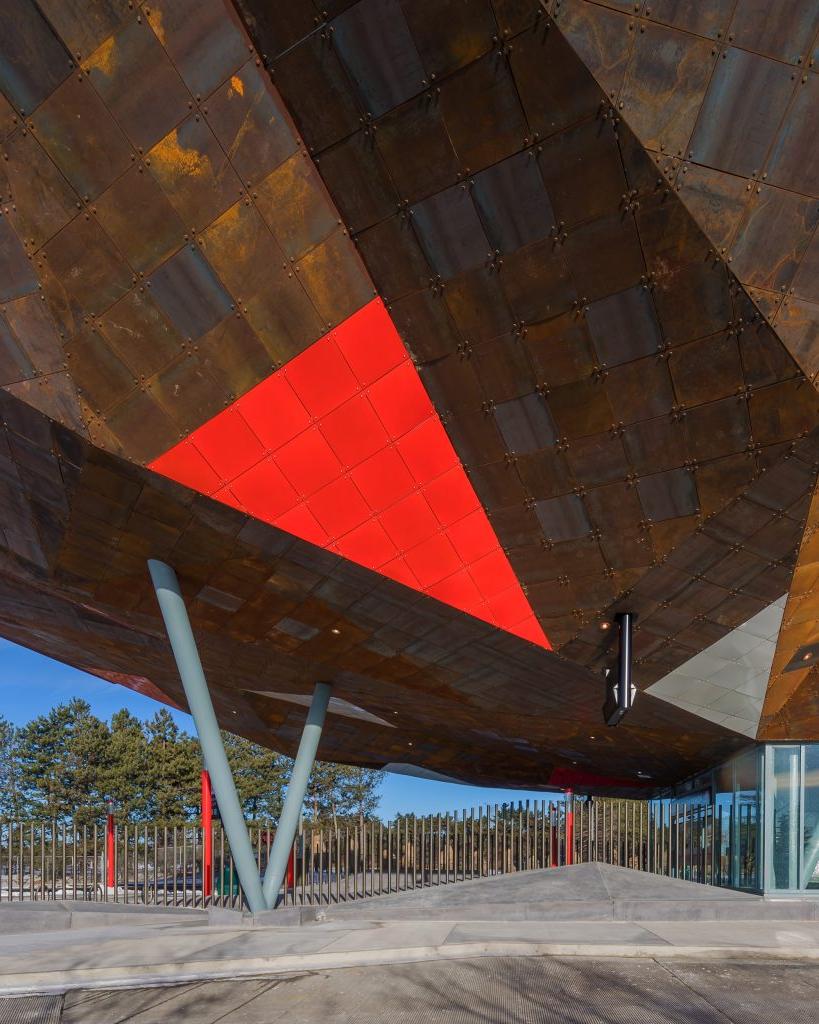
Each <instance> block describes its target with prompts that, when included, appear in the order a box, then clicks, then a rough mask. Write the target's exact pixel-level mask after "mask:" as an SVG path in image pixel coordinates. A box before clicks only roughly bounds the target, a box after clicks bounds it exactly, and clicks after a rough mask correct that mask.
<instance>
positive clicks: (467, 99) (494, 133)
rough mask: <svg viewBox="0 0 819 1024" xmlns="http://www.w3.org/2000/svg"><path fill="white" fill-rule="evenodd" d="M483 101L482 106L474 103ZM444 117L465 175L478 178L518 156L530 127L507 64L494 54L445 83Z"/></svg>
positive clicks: (442, 92)
mask: <svg viewBox="0 0 819 1024" xmlns="http://www.w3.org/2000/svg"><path fill="white" fill-rule="evenodd" d="M476 94H479V95H480V96H481V103H480V105H476V104H475V102H474V97H475V95H476ZM439 99H440V105H441V114H442V116H443V120H444V124H445V125H446V130H447V132H448V134H449V137H450V139H451V140H452V145H453V146H454V148H455V153H456V155H457V157H458V160H459V162H460V169H461V171H462V172H463V173H464V174H474V173H476V172H477V171H480V170H483V169H484V168H485V167H488V166H489V165H490V164H494V163H497V161H498V160H503V159H505V158H506V157H507V156H510V155H511V154H512V153H515V152H517V151H518V150H520V149H521V148H522V147H523V146H524V145H526V141H527V140H528V138H529V126H528V124H527V123H526V118H525V117H524V114H523V109H522V108H521V105H520V100H519V99H518V94H517V90H516V88H515V80H514V78H513V77H512V73H511V71H510V69H509V64H508V62H507V61H506V60H505V59H503V58H502V57H501V56H500V55H499V54H497V53H495V52H493V53H490V54H487V56H485V57H481V58H480V59H479V60H477V61H475V62H474V63H472V64H470V65H469V67H467V68H464V69H463V70H461V71H458V72H457V73H455V74H453V75H452V76H450V77H449V78H447V79H446V81H445V83H444V84H443V85H442V86H441V92H440V98H439Z"/></svg>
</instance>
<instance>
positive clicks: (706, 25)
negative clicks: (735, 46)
mask: <svg viewBox="0 0 819 1024" xmlns="http://www.w3.org/2000/svg"><path fill="white" fill-rule="evenodd" d="M734 7H735V3H734V0H711V2H710V3H707V4H692V3H689V0H651V3H650V4H648V5H647V9H645V10H644V11H643V14H644V15H645V17H646V18H651V19H652V20H655V21H660V22H662V23H663V24H665V25H673V26H674V28H680V29H683V30H684V31H686V32H694V33H695V34H696V35H699V36H706V37H707V38H708V39H719V38H722V37H724V36H725V35H727V32H728V23H729V21H730V18H731V14H732V13H733V10H734Z"/></svg>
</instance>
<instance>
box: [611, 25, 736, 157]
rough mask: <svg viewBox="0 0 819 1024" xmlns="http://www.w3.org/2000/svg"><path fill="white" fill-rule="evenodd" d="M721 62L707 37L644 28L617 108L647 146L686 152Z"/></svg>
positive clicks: (635, 46)
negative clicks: (716, 69) (713, 77)
mask: <svg viewBox="0 0 819 1024" xmlns="http://www.w3.org/2000/svg"><path fill="white" fill-rule="evenodd" d="M717 60H718V55H717V53H716V51H715V48H714V47H713V46H712V45H711V43H710V42H709V41H708V40H705V39H697V38H695V37H693V36H691V35H689V34H688V33H687V32H678V31H676V30H675V29H669V28H660V27H659V26H657V27H655V26H651V25H649V26H641V28H640V31H639V32H637V33H636V36H635V40H634V49H633V51H632V54H631V58H630V60H629V64H628V70H627V71H626V78H625V82H624V84H623V90H622V92H621V94H620V102H619V103H618V110H619V109H622V111H623V114H622V116H623V117H624V118H626V119H627V120H628V123H629V126H630V127H631V129H632V130H633V131H634V132H636V133H637V135H638V136H639V138H640V140H641V142H642V143H643V145H644V146H645V147H646V148H647V149H650V150H656V151H658V152H659V151H663V152H665V153H674V154H676V155H677V156H682V155H683V154H684V152H685V148H686V146H687V144H688V140H689V138H690V136H691V131H692V129H693V127H694V123H695V121H696V119H697V114H698V113H699V109H700V104H701V103H702V100H703V97H704V95H705V91H706V88H707V87H708V82H709V80H710V78H711V73H712V70H713V67H714V64H715V63H716V61H717Z"/></svg>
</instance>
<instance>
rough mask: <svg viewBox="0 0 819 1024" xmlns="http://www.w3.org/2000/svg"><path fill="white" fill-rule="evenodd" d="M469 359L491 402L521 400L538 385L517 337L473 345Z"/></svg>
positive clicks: (506, 337)
mask: <svg viewBox="0 0 819 1024" xmlns="http://www.w3.org/2000/svg"><path fill="white" fill-rule="evenodd" d="M470 358H471V360H472V362H473V364H474V366H475V372H476V373H477V375H478V377H479V378H480V380H481V383H482V384H483V390H484V393H485V394H486V396H487V398H488V399H489V400H490V401H491V402H502V401H507V400H509V399H512V398H522V397H523V396H524V395H528V394H530V393H531V392H532V391H533V390H534V389H535V388H536V387H537V386H538V384H539V383H540V382H539V380H538V378H537V377H536V375H535V373H534V372H533V370H532V366H531V364H530V362H529V359H528V358H527V353H526V349H525V348H524V346H523V345H522V344H521V341H520V338H519V337H518V336H517V335H514V334H511V335H510V334H506V335H501V336H500V337H496V338H494V339H493V340H492V341H488V342H486V343H484V344H482V345H477V346H476V347H475V348H474V349H473V351H472V354H471V357H470Z"/></svg>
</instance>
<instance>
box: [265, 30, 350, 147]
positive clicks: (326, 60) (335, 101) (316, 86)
mask: <svg viewBox="0 0 819 1024" xmlns="http://www.w3.org/2000/svg"><path fill="white" fill-rule="evenodd" d="M271 74H272V75H273V81H274V83H275V84H276V85H277V86H278V88H279V89H280V90H282V91H283V92H284V93H285V94H286V96H287V102H288V107H289V109H290V112H291V113H292V115H293V118H294V119H295V122H296V126H297V127H298V129H299V132H300V133H301V135H302V137H303V139H304V141H305V142H306V143H307V145H308V146H309V147H310V150H311V151H312V152H319V151H320V150H322V149H325V148H326V147H327V146H330V145H332V144H333V143H334V142H338V141H339V140H340V139H343V138H346V137H347V136H348V135H350V134H351V133H352V132H354V131H355V130H356V129H357V128H358V127H359V125H360V120H359V119H360V117H361V116H362V115H363V111H362V110H361V108H360V106H359V103H358V100H357V99H356V97H355V96H354V95H353V91H352V85H351V83H350V79H349V77H348V75H347V72H346V71H345V70H344V67H343V65H342V63H341V61H340V60H339V57H338V54H337V53H336V51H335V48H334V46H333V43H332V34H331V33H330V32H329V30H327V29H322V30H321V31H319V32H313V33H311V34H310V35H308V36H307V37H306V38H305V39H303V40H302V41H301V42H299V43H298V44H296V45H295V46H293V47H292V48H291V49H290V50H288V51H287V52H286V53H283V54H282V55H281V56H280V57H279V58H278V59H277V60H275V61H274V63H273V67H272V69H271Z"/></svg>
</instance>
